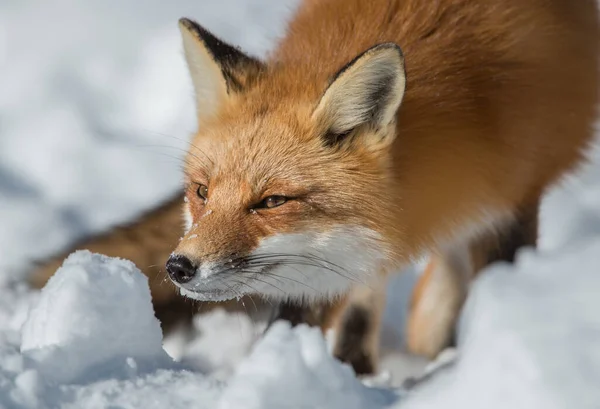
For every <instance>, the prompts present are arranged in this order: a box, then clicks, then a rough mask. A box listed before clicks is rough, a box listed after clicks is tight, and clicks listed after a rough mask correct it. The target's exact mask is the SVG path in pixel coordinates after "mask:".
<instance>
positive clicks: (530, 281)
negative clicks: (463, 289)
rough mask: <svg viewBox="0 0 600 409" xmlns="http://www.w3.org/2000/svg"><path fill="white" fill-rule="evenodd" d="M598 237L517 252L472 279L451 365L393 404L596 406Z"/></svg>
mask: <svg viewBox="0 0 600 409" xmlns="http://www.w3.org/2000/svg"><path fill="white" fill-rule="evenodd" d="M599 273H600V240H599V239H595V240H593V241H590V242H589V243H585V244H581V245H580V246H579V245H578V246H577V247H565V248H563V249H562V251H560V252H557V253H554V252H553V253H536V252H533V251H531V250H524V251H522V252H521V253H520V256H519V258H518V260H517V264H516V265H514V266H511V265H509V264H496V265H494V266H492V267H491V268H490V269H489V270H488V271H487V272H486V273H485V275H484V276H483V277H481V279H480V280H478V281H477V282H476V283H475V285H474V287H473V289H472V290H473V291H472V293H471V295H470V298H469V300H468V302H467V304H466V306H465V311H464V313H463V318H462V322H461V326H460V331H459V334H460V338H459V342H460V358H459V360H458V363H457V365H456V367H455V368H452V369H449V370H448V369H447V370H444V371H443V372H442V373H441V374H440V375H438V379H435V378H434V380H433V382H431V383H427V382H424V383H423V384H422V386H421V387H419V388H417V389H416V391H415V392H413V394H412V396H411V398H410V399H409V400H407V401H405V402H404V403H403V404H399V405H398V406H397V407H398V408H399V409H422V408H438V407H439V408H442V407H443V408H447V409H452V408H457V409H470V408H472V409H481V408H486V409H506V408H511V409H520V408H522V409H532V408H540V409H541V408H543V409H554V408H556V409H558V408H564V409H573V408H577V409H597V408H598V407H600V388H599V387H598V384H599V381H600V296H599V295H600V274H599Z"/></svg>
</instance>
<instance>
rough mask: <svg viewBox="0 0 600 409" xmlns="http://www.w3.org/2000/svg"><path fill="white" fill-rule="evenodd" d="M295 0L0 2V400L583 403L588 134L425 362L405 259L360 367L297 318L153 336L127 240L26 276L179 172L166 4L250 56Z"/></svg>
mask: <svg viewBox="0 0 600 409" xmlns="http://www.w3.org/2000/svg"><path fill="white" fill-rule="evenodd" d="M297 1H298V0H220V1H218V2H214V1H211V0H176V1H172V2H164V1H162V2H161V1H158V0H149V1H146V2H144V3H143V4H141V3H139V2H134V1H132V0H125V1H116V0H107V1H104V2H73V1H69V0H48V1H41V0H37V1H35V0H34V1H28V2H24V1H22V2H11V1H5V2H2V3H0V90H2V92H0V226H2V229H0V409H13V408H14V409H22V408H42V409H43V408H78V409H90V408H113V409H114V408H161V409H162V408H173V409H179V408H186V409H188V408H211V409H212V408H264V409H280V408H327V409H338V408H339V409H342V408H343V409H346V408H387V407H394V408H408V409H415V408H417V409H421V408H447V409H451V408H461V409H470V408H473V409H481V408H486V409H487V408H489V409H506V408H517V409H519V408H533V409H536V408H544V409H554V408H568V409H572V408H578V409H579V408H582V409H587V408H590V409H592V408H594V409H595V408H600V388H598V386H597V385H598V383H599V380H600V313H599V312H600V297H599V296H598V295H599V294H600V276H599V275H598V272H600V146H598V145H596V146H595V147H594V149H593V150H592V151H591V152H590V159H591V163H590V164H589V165H587V166H585V167H584V168H583V169H581V170H580V171H579V172H577V173H576V174H574V175H572V176H570V177H568V178H567V179H566V180H565V181H564V183H563V184H561V186H558V187H557V188H556V189H554V190H553V191H552V192H550V194H549V195H548V196H547V197H546V200H545V201H544V203H543V207H542V220H541V237H540V249H539V250H537V251H533V250H530V249H525V250H523V251H522V252H521V253H520V255H519V257H518V259H517V262H516V264H515V265H506V264H498V265H494V266H491V267H490V268H489V269H488V270H487V271H486V273H485V274H483V275H482V277H481V279H479V280H478V281H477V282H476V283H475V284H474V285H473V288H472V290H473V291H472V292H471V295H470V296H469V299H468V302H467V305H466V308H465V311H464V314H463V316H462V319H461V323H460V326H459V346H458V350H457V351H447V353H446V354H444V356H443V357H442V358H441V359H440V361H439V362H437V363H434V364H433V365H430V366H429V367H428V368H426V371H425V375H424V376H423V377H419V375H420V374H421V373H422V372H423V369H424V365H425V362H424V361H423V360H421V359H418V358H414V357H410V356H408V355H406V354H404V353H402V351H401V346H402V337H403V331H402V328H403V324H404V322H405V314H406V301H407V295H408V294H409V292H410V289H411V287H412V285H413V283H414V280H415V277H416V272H415V271H414V269H413V270H410V271H407V272H405V274H403V275H399V276H398V278H397V279H396V280H394V281H393V282H392V283H391V285H390V289H389V293H390V294H393V295H394V296H393V297H390V298H389V299H388V308H387V310H386V317H385V323H384V337H383V345H382V346H383V352H384V353H383V357H382V361H383V362H382V373H381V374H380V375H379V376H378V377H375V378H373V379H368V380H363V382H361V381H358V380H357V379H356V378H355V377H354V376H353V374H352V372H351V370H350V368H349V367H347V366H345V365H342V364H340V363H338V362H337V361H335V360H334V359H332V358H331V356H330V354H329V352H328V351H329V349H328V348H327V345H326V343H325V341H324V340H323V339H322V337H321V336H320V334H319V333H318V332H317V331H316V330H314V329H309V328H307V327H303V326H301V327H298V328H295V329H291V328H289V327H288V326H287V324H284V323H280V324H277V325H275V326H273V327H272V328H271V329H270V330H269V331H268V333H267V334H266V335H265V336H264V337H261V333H262V330H263V329H264V323H263V322H258V323H256V322H252V321H251V320H250V319H249V318H248V317H247V316H246V315H244V314H228V313H225V312H224V311H220V310H216V311H214V312H211V313H208V314H205V315H202V316H198V317H196V319H195V321H194V328H193V331H192V333H191V335H190V334H175V335H173V336H172V337H170V338H169V339H167V340H161V334H160V329H159V326H158V322H157V321H156V319H155V318H154V316H153V311H152V305H151V303H150V296H149V290H148V287H147V282H146V279H145V277H144V276H142V275H141V273H139V271H138V270H137V268H135V266H133V265H132V264H131V263H130V262H128V261H126V260H118V259H111V258H107V257H104V256H102V255H93V254H90V253H88V252H78V253H75V254H73V255H71V256H70V257H69V258H68V259H67V260H66V261H65V262H64V265H63V267H61V268H60V269H59V271H58V272H57V273H56V275H55V276H54V277H53V278H52V279H51V280H50V282H49V283H48V285H47V286H46V288H44V289H43V290H42V291H41V292H38V291H33V290H31V289H30V288H28V287H27V285H26V284H24V282H23V278H24V273H25V272H26V271H27V269H28V267H29V266H30V264H29V262H30V261H31V259H32V258H43V257H44V256H46V255H48V254H52V253H53V252H56V251H58V250H60V249H61V248H63V247H64V246H66V245H68V243H70V242H72V241H73V240H75V239H76V238H77V237H79V236H81V235H83V234H87V233H90V232H97V231H102V230H105V229H107V228H109V227H110V226H112V225H114V224H117V223H119V222H122V221H124V220H127V219H129V218H131V217H134V216H135V215H136V214H138V213H139V212H140V211H142V210H145V209H148V208H151V207H152V206H155V205H156V204H158V203H159V202H160V201H161V200H163V199H165V198H167V197H168V196H170V195H171V194H172V193H173V192H174V191H175V190H176V189H177V188H178V186H179V183H180V176H181V175H180V169H179V165H180V163H181V162H180V161H181V158H182V155H183V150H184V149H185V146H186V141H187V138H188V135H189V133H190V132H191V131H193V129H194V127H195V124H194V118H193V116H194V115H193V111H194V107H193V99H192V91H191V84H190V81H189V78H188V75H187V72H186V70H185V66H184V61H183V57H182V52H181V44H180V39H179V32H178V29H177V19H178V18H179V17H182V16H187V17H191V18H194V19H196V20H198V21H199V22H200V23H201V24H203V25H205V26H206V27H207V28H209V29H211V30H212V31H213V32H214V33H216V34H217V35H219V36H221V37H222V38H224V39H225V40H227V41H230V42H232V43H235V44H238V45H240V46H242V47H243V48H244V49H245V50H247V51H248V52H249V53H251V54H254V55H257V56H263V55H265V53H267V52H268V50H269V49H270V48H271V47H272V45H273V42H274V40H275V39H276V38H277V37H279V36H281V35H282V33H283V31H284V28H285V23H286V21H287V19H288V18H289V16H290V15H291V13H292V12H293V10H294V8H295V7H296V4H297ZM248 308H252V307H251V306H248ZM161 344H162V346H161ZM165 350H166V351H167V352H168V353H169V354H170V355H171V356H172V357H174V358H175V359H173V358H170V357H169V356H168V355H167V353H166V352H165ZM414 375H416V376H417V378H416V380H415V379H412V380H410V382H407V383H406V384H404V387H400V386H401V385H402V382H403V380H404V379H405V378H407V377H410V376H414ZM373 385H374V386H373Z"/></svg>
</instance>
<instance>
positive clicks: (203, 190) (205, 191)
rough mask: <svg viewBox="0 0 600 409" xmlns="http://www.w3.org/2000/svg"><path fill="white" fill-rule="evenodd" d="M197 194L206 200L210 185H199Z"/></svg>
mask: <svg viewBox="0 0 600 409" xmlns="http://www.w3.org/2000/svg"><path fill="white" fill-rule="evenodd" d="M196 194H197V195H198V197H199V198H200V199H202V200H206V198H207V197H208V187H207V186H206V185H198V189H197V190H196Z"/></svg>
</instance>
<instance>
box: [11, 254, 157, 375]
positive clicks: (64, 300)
mask: <svg viewBox="0 0 600 409" xmlns="http://www.w3.org/2000/svg"><path fill="white" fill-rule="evenodd" d="M147 281H148V279H147V278H146V276H144V275H143V274H142V273H141V272H140V271H139V270H138V269H137V268H136V267H135V266H134V264H133V263H131V262H130V261H125V260H119V259H111V258H109V257H106V256H102V255H99V254H92V253H90V252H89V251H78V252H75V253H73V254H72V255H71V256H69V257H68V258H67V259H66V261H65V262H64V264H63V266H62V267H61V268H59V269H58V271H57V272H56V274H55V275H54V276H53V277H52V278H51V279H50V281H49V282H48V284H47V285H46V286H45V287H44V289H43V290H42V292H41V296H40V299H39V301H38V302H37V305H35V306H34V307H33V308H32V310H31V311H30V313H29V317H28V318H27V321H26V322H25V324H24V326H23V333H22V342H21V351H22V352H23V353H24V354H25V355H26V356H27V357H28V358H30V359H31V360H32V361H34V362H35V367H36V368H37V369H38V370H39V371H40V372H41V373H42V374H44V376H45V377H46V378H48V379H52V380H53V381H55V382H57V383H81V382H85V381H89V380H90V379H96V378H99V377H101V376H103V375H104V374H110V376H115V375H119V372H122V371H125V372H126V373H131V372H134V373H135V372H136V371H137V370H138V369H139V366H140V365H142V366H147V365H149V364H150V363H152V365H154V364H155V363H156V362H159V361H162V362H163V363H164V362H167V361H166V360H167V355H166V354H165V352H164V351H163V349H162V332H161V329H160V324H159V322H158V320H157V319H156V318H155V317H154V313H153V309H152V303H151V297H150V290H149V288H148V283H147ZM115 368H120V370H117V371H116V370H115Z"/></svg>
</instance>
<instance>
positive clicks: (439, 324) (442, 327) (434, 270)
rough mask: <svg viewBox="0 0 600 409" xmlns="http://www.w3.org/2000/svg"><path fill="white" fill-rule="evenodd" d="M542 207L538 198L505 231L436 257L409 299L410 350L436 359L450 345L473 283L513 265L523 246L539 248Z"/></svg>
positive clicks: (520, 212)
mask: <svg viewBox="0 0 600 409" xmlns="http://www.w3.org/2000/svg"><path fill="white" fill-rule="evenodd" d="M538 209H539V200H535V201H533V202H532V204H531V205H529V206H524V207H522V208H521V210H520V211H519V212H518V213H517V215H516V218H515V219H513V220H512V221H511V222H510V223H508V225H507V226H504V228H500V229H499V230H496V231H490V232H488V233H487V234H484V235H483V236H481V237H478V238H477V239H474V240H472V241H470V242H469V243H467V244H466V245H464V246H459V247H455V248H453V249H451V250H447V251H445V252H441V253H438V254H435V255H433V256H432V258H431V260H430V262H429V264H428V265H427V267H426V268H425V270H424V272H423V274H422V275H421V277H420V278H419V281H418V282H417V285H416V286H415V288H414V290H413V294H412V298H411V303H410V310H409V317H408V324H407V330H406V334H407V335H406V343H407V347H408V349H409V350H410V351H411V352H413V353H415V354H418V355H423V356H425V357H428V358H430V359H433V358H434V357H435V356H437V355H438V354H439V353H440V352H441V351H442V350H443V349H444V348H446V347H448V346H450V345H451V343H452V341H453V335H454V329H455V325H456V321H457V319H458V316H459V314H460V310H461V308H462V305H463V303H464V300H465V298H466V295H467V289H468V286H469V283H470V281H471V280H472V279H473V278H474V277H475V276H476V275H477V273H478V272H479V271H481V270H482V269H483V268H485V267H486V266H488V265H489V264H491V263H493V262H495V261H501V260H503V261H508V262H513V261H514V258H515V254H516V252H517V250H518V249H519V248H520V247H523V246H535V245H536V242H537V229H538Z"/></svg>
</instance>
